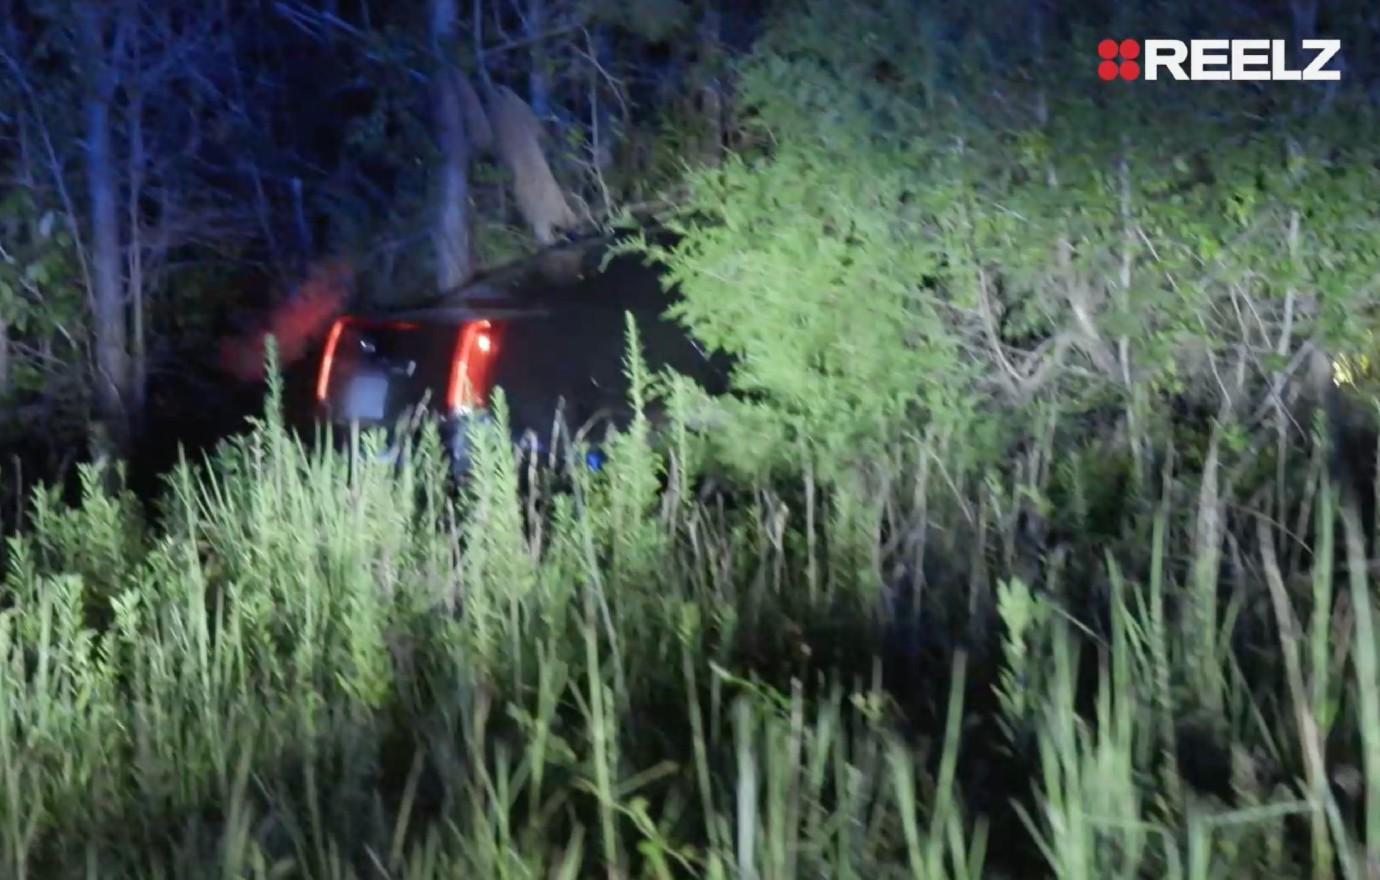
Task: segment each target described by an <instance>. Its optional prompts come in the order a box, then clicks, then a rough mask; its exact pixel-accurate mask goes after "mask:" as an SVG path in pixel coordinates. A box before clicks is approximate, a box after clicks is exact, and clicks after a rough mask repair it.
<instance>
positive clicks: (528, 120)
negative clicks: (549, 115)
mask: <svg viewBox="0 0 1380 880" xmlns="http://www.w3.org/2000/svg"><path fill="white" fill-rule="evenodd" d="M486 97H487V99H488V105H489V120H490V124H491V125H492V126H493V133H494V150H495V151H496V152H497V153H498V158H499V160H500V161H502V162H503V164H504V165H505V166H506V167H507V169H508V173H509V174H510V175H512V178H513V193H514V195H515V196H516V197H517V203H518V210H519V211H521V212H522V217H523V219H524V220H526V221H527V225H528V226H529V227H531V229H532V234H533V235H534V236H535V237H536V239H537V241H538V242H540V243H542V244H551V243H552V242H554V241H555V240H556V232H557V231H558V230H561V229H568V228H570V227H572V226H574V225H575V224H576V222H577V221H576V217H575V212H574V211H572V210H570V205H569V204H568V203H567V202H566V200H565V192H564V191H562V190H561V187H560V184H558V183H557V182H556V177H555V175H553V174H552V173H551V166H550V165H549V164H547V161H546V155H545V154H544V153H543V152H542V147H541V140H542V129H541V122H540V121H539V120H538V119H537V117H536V115H535V114H533V113H532V108H531V107H528V106H527V104H526V103H525V102H524V101H523V100H522V98H520V97H518V95H517V93H516V92H514V91H513V90H512V89H510V88H508V87H507V86H498V87H492V86H491V87H490V88H489V89H488V94H487V96H486Z"/></svg>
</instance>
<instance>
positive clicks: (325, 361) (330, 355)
mask: <svg viewBox="0 0 1380 880" xmlns="http://www.w3.org/2000/svg"><path fill="white" fill-rule="evenodd" d="M344 329H345V319H344V318H337V319H336V320H335V323H334V324H332V325H331V332H330V333H329V334H327V335H326V348H325V350H324V351H323V352H322V353H321V371H320V372H319V373H318V374H317V376H316V399H317V401H319V402H321V403H325V402H326V394H327V392H329V391H330V390H331V368H332V367H333V366H335V348H336V346H337V345H339V344H340V333H341V331H343V330H344Z"/></svg>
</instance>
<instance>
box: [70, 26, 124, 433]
mask: <svg viewBox="0 0 1380 880" xmlns="http://www.w3.org/2000/svg"><path fill="white" fill-rule="evenodd" d="M103 30H104V22H103V21H102V15H101V13H100V11H99V7H98V6H97V5H96V4H92V3H87V4H84V5H83V6H82V12H81V41H82V48H83V52H84V54H85V56H86V60H87V63H88V64H89V65H90V69H89V74H88V77H87V82H86V90H85V98H84V104H85V106H84V115H85V128H86V182H87V192H88V195H89V197H90V200H91V216H90V220H91V308H92V319H93V324H94V327H95V371H96V376H95V392H96V409H97V413H98V415H99V417H100V419H101V423H102V425H103V427H104V429H105V432H106V438H105V439H106V441H107V442H108V443H109V444H110V445H111V446H113V449H111V450H104V451H113V452H116V453H124V452H127V451H128V447H129V441H130V435H129V426H130V417H131V415H132V413H131V412H130V411H129V407H130V403H131V401H130V395H129V372H130V371H129V349H128V342H127V338H126V337H127V328H126V316H125V303H124V286H123V283H122V279H121V277H120V227H119V219H118V216H117V214H116V205H115V199H116V182H115V156H114V151H113V150H112V149H111V132H110V129H111V122H110V109H111V104H112V103H113V101H114V97H115V87H116V77H117V73H116V70H115V68H114V67H113V65H112V64H111V63H110V60H109V58H108V56H107V52H106V47H105V39H104V37H103V34H102V32H103Z"/></svg>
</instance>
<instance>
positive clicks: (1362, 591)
mask: <svg viewBox="0 0 1380 880" xmlns="http://www.w3.org/2000/svg"><path fill="white" fill-rule="evenodd" d="M633 369H634V380H635V381H634V383H633V385H634V389H635V395H634V396H635V398H636V401H635V402H636V403H637V404H638V405H639V407H640V406H641V405H642V404H643V403H645V401H646V399H647V398H648V397H649V396H650V395H652V394H655V393H657V391H658V388H657V387H656V383H655V382H654V381H653V380H651V379H650V378H649V377H645V376H642V375H641V374H640V373H636V369H637V368H636V365H635V364H634V365H633ZM275 393H276V392H275ZM670 393H672V394H673V395H674V393H675V391H674V389H672V390H671V392H670ZM277 406H278V404H277V402H276V400H275V401H271V402H270V405H269V407H268V409H267V411H266V415H265V418H264V420H263V421H262V422H260V423H259V424H257V425H256V426H255V427H254V429H253V430H252V431H250V432H249V433H247V434H246V435H244V436H242V437H239V438H236V439H234V440H233V441H231V442H229V443H228V444H227V445H226V446H225V447H224V448H223V449H222V450H221V451H220V452H218V453H217V455H216V456H215V457H214V458H213V459H212V460H210V461H208V462H205V463H200V464H196V465H194V464H192V463H183V464H182V465H181V466H179V467H178V468H177V469H176V470H175V471H174V472H173V473H172V474H171V475H169V477H168V479H167V483H166V490H165V493H164V496H163V498H162V500H161V508H160V513H159V516H158V517H157V518H155V519H153V520H146V519H145V518H144V517H143V515H142V513H141V509H140V506H139V505H138V504H136V503H135V500H134V499H133V498H131V497H129V496H128V495H127V494H120V493H115V494H111V492H110V491H108V489H107V486H108V484H109V482H110V481H109V480H107V479H106V477H107V476H108V475H107V474H103V473H102V472H101V471H100V470H99V469H98V468H88V469H87V470H86V471H85V472H84V486H85V492H84V495H83V500H82V502H81V503H80V504H79V505H77V506H75V507H66V506H64V505H62V504H61V503H59V501H58V500H57V499H56V497H55V496H53V495H52V494H50V493H46V492H43V491H39V492H36V493H35V494H34V495H33V496H32V502H31V511H30V513H31V515H30V517H29V521H30V525H29V526H28V527H27V528H26V530H25V531H24V532H22V533H20V534H18V535H16V536H14V537H12V538H10V539H9V546H8V553H7V557H6V558H7V560H8V561H7V563H6V565H7V568H6V570H5V572H4V581H3V587H2V588H0V609H2V610H0V663H3V665H4V670H3V674H0V876H5V877H14V878H47V877H65V876H78V877H93V878H95V877H168V878H173V877H211V876H219V877H226V878H241V877H248V878H270V877H275V878H276V877H311V878H345V877H358V878H366V877H387V878H431V877H440V876H474V877H502V878H509V877H511V878H518V877H523V878H525V877H565V878H575V877H587V876H603V877H617V878H624V877H652V878H670V877H687V876H706V877H715V878H730V877H731V878H759V880H768V878H786V877H856V878H878V877H883V878H884V877H897V878H900V877H912V878H947V877H953V878H960V877H978V876H1013V877H1014V876H1032V875H1036V876H1039V875H1047V876H1057V877H1067V878H1084V877H1086V878H1104V877H1123V878H1132V877H1143V876H1167V877H1171V878H1180V877H1182V878H1194V880H1196V878H1205V877H1250V876H1275V877H1278V876H1299V877H1303V876H1315V877H1325V876H1332V875H1333V874H1335V873H1340V875H1341V876H1344V877H1349V878H1361V877H1366V876H1369V874H1370V872H1372V871H1374V870H1375V866H1376V865H1377V864H1380V794H1377V793H1378V792H1380V746H1377V743H1380V708H1377V707H1380V681H1377V674H1380V671H1378V669H1377V667H1378V666H1380V662H1378V661H1377V659H1376V657H1377V654H1376V642H1375V638H1376V634H1375V624H1374V621H1373V614H1372V610H1371V602H1372V601H1373V593H1372V588H1371V586H1370V581H1369V573H1368V569H1367V567H1366V564H1365V559H1366V556H1367V550H1366V546H1365V544H1366V539H1365V538H1364V536H1363V535H1362V534H1361V529H1362V527H1361V525H1360V523H1359V522H1358V521H1357V515H1356V512H1355V511H1354V510H1353V509H1352V508H1351V507H1350V506H1348V505H1344V504H1339V503H1338V500H1337V499H1338V497H1339V496H1338V494H1337V493H1336V492H1335V491H1334V488H1333V487H1332V486H1330V484H1329V482H1328V480H1327V477H1326V474H1325V473H1324V472H1323V471H1322V465H1321V459H1320V458H1319V459H1315V460H1313V463H1312V464H1311V465H1309V466H1308V468H1311V469H1310V470H1308V472H1307V473H1305V474H1302V475H1300V476H1299V479H1300V480H1301V481H1303V482H1306V483H1308V484H1309V485H1311V486H1313V487H1314V490H1313V491H1312V492H1311V493H1309V494H1310V498H1311V497H1312V496H1316V502H1314V501H1312V500H1309V501H1308V502H1307V503H1308V505H1309V508H1308V510H1307V511H1306V512H1304V513H1300V511H1298V510H1278V509H1270V508H1268V507H1256V506H1254V503H1255V499H1258V498H1260V497H1263V496H1261V495H1256V496H1252V497H1251V498H1239V497H1233V496H1231V495H1229V494H1227V493H1229V492H1230V491H1233V490H1231V489H1230V488H1229V487H1226V486H1227V484H1225V483H1223V482H1221V481H1220V480H1219V479H1218V477H1217V476H1216V475H1215V473H1214V472H1212V471H1213V469H1214V468H1217V467H1219V466H1225V465H1227V464H1228V462H1226V461H1225V460H1222V461H1220V462H1219V460H1218V456H1226V455H1227V454H1228V453H1226V452H1223V451H1219V450H1216V447H1214V454H1212V455H1209V456H1208V457H1207V460H1206V462H1207V463H1206V467H1207V469H1208V471H1209V473H1208V474H1207V475H1206V476H1205V475H1204V473H1203V472H1201V471H1200V472H1199V473H1196V474H1192V473H1180V474H1177V475H1176V474H1174V472H1173V469H1172V467H1170V462H1171V461H1172V460H1173V458H1172V456H1171V455H1170V454H1169V453H1170V450H1168V449H1163V450H1159V451H1158V452H1157V453H1155V454H1158V455H1159V457H1160V458H1161V459H1162V461H1163V462H1164V463H1165V467H1164V469H1163V474H1164V477H1163V480H1162V485H1160V486H1159V487H1157V488H1156V490H1155V495H1154V497H1147V498H1142V499H1139V500H1137V499H1129V498H1128V499H1123V501H1124V503H1122V504H1121V506H1120V508H1119V509H1120V513H1119V516H1120V520H1119V521H1118V522H1117V523H1116V527H1115V529H1114V530H1112V531H1111V537H1108V528H1107V524H1106V523H1101V524H1099V526H1100V528H1099V529H1098V530H1097V535H1096V536H1093V535H1092V533H1091V532H1079V531H1073V532H1072V533H1070V534H1067V535H1064V536H1062V537H1059V538H1057V539H1056V538H1054V537H1048V535H1050V534H1051V533H1052V532H1053V531H1055V530H1056V528H1057V526H1058V522H1057V521H1058V518H1059V515H1060V512H1059V511H1058V510H1057V509H1056V508H1054V507H1052V506H1051V505H1050V503H1049V499H1050V498H1053V497H1075V496H1076V497H1079V498H1082V499H1084V501H1089V497H1088V496H1089V493H1092V492H1096V491H1097V490H1098V485H1097V480H1096V479H1095V478H1094V477H1093V475H1092V472H1085V471H1084V470H1082V468H1083V467H1084V466H1085V463H1086V462H1088V461H1090V460H1092V459H1093V456H1089V455H1084V454H1081V453H1080V454H1077V455H1072V454H1069V453H1068V452H1067V451H1066V450H1065V449H1064V448H1062V447H1061V446H1060V445H1058V442H1056V438H1057V437H1059V436H1061V435H1060V434H1059V432H1058V431H1055V430H1053V429H1052V428H1051V429H1050V430H1048V431H1044V430H1042V431H1040V432H1038V433H1039V436H1041V437H1043V438H1044V439H1043V440H1041V441H1040V443H1039V448H1038V449H1036V450H1035V451H1034V452H1033V453H1032V457H1031V458H1030V460H1029V461H1028V462H1027V464H1028V465H1029V466H1025V465H1022V466H1019V467H1014V468H1011V469H1010V470H1009V471H1007V472H1004V473H977V472H965V471H963V470H962V469H961V468H959V467H957V466H956V465H952V464H951V463H946V459H945V456H946V453H945V449H944V447H943V445H942V443H939V442H937V441H934V440H933V439H932V438H931V439H925V438H911V439H909V440H907V441H906V442H905V443H904V444H902V445H900V446H898V449H897V451H896V454H895V456H894V457H892V458H891V459H890V460H889V461H887V462H873V463H870V464H867V465H864V466H862V467H861V468H860V469H859V470H858V471H857V472H856V474H855V476H854V478H852V479H851V480H847V481H842V482H834V483H831V484H829V485H817V484H816V483H815V481H814V478H813V476H812V472H811V471H810V469H808V468H806V469H804V471H803V473H802V475H801V476H800V478H799V483H798V485H790V484H783V483H780V482H777V483H773V484H766V483H763V484H761V485H755V486H736V487H733V489H732V491H728V492H724V491H720V492H712V493H707V494H700V493H697V492H696V491H695V487H696V485H697V481H696V474H697V471H698V465H697V462H699V461H701V460H702V459H703V454H702V453H703V451H702V450H700V449H698V448H696V446H695V444H696V442H697V441H696V439H695V437H694V432H693V431H689V430H685V429H684V426H683V425H681V426H680V427H677V425H676V424H675V423H673V424H672V426H671V430H670V432H669V436H670V437H671V442H669V443H667V444H658V443H655V442H654V441H653V439H652V435H651V431H650V429H649V426H648V423H647V422H646V420H645V419H644V418H642V417H640V416H639V418H638V419H637V420H635V421H634V423H633V424H632V425H631V426H630V427H629V429H628V430H627V431H626V432H624V433H623V434H622V435H620V436H619V437H618V438H616V439H615V441H614V443H613V444H612V445H611V449H612V455H611V458H610V461H609V464H608V466H607V468H606V469H605V470H604V471H602V472H600V473H597V474H595V473H587V472H582V471H574V472H572V476H573V483H572V485H569V486H566V487H564V488H563V489H561V490H560V491H556V490H555V489H554V488H553V485H554V484H553V482H552V477H551V475H550V474H549V473H548V472H546V471H539V470H536V469H531V470H528V466H529V464H530V462H527V461H526V460H524V459H521V458H520V457H515V454H514V452H513V449H512V447H511V446H510V444H509V442H508V439H507V433H506V430H505V428H504V427H503V421H504V416H503V407H502V404H501V401H500V403H499V405H498V407H497V416H498V418H497V420H496V424H495V425H493V426H488V427H482V428H479V429H477V431H478V433H477V434H476V436H475V438H474V441H475V446H474V458H473V461H474V473H473V474H472V476H471V477H470V479H469V480H467V482H466V483H465V485H464V486H463V487H461V489H460V491H459V493H458V496H457V495H456V494H454V493H451V492H449V491H448V490H447V488H446V487H445V485H444V483H443V482H442V481H440V480H438V479H437V478H436V477H437V475H438V474H439V473H441V471H442V470H443V467H444V465H443V463H442V455H441V451H440V443H439V439H438V438H437V436H436V435H435V432H434V431H430V430H428V431H426V432H424V434H423V436H422V437H421V439H420V440H419V441H418V442H417V443H416V445H415V448H413V449H411V450H409V454H408V455H407V456H405V458H404V461H403V463H402V464H401V465H393V464H388V463H385V462H382V461H380V460H379V459H378V457H377V456H376V455H374V454H373V453H374V452H375V451H376V448H375V445H376V444H377V442H378V441H377V439H376V438H373V437H370V436H364V437H355V438H351V439H350V441H349V442H348V443H347V444H345V448H344V449H343V450H341V449H337V448H336V446H337V445H338V444H332V443H329V442H327V443H320V444H308V443H304V442H302V441H301V440H299V439H298V438H296V437H295V436H294V435H292V434H291V433H290V432H289V431H288V430H287V429H286V428H285V427H284V426H283V424H282V423H281V420H280V419H279V417H278V415H277V413H278V409H277ZM670 409H671V411H672V412H673V414H674V413H675V411H676V407H675V406H671V407H670ZM1059 442H1062V441H1059ZM1147 448H1151V447H1150V445H1149V443H1148V440H1147ZM940 471H942V472H943V479H942V480H941V479H939V478H938V476H937V474H938V473H939V472H940ZM524 475H525V476H526V477H528V478H529V479H524ZM1060 480H1065V483H1064V484H1062V485H1060V484H1058V483H1059V481H1060ZM1070 481H1071V482H1070ZM1224 487H1226V488H1224ZM1074 490H1076V491H1074ZM1281 494H1282V495H1284V496H1285V497H1288V496H1289V494H1290V493H1281ZM1299 494H1300V495H1302V494H1305V493H1299ZM1089 503H1090V502H1089ZM1260 503H1261V504H1267V503H1268V502H1260ZM1086 509H1091V508H1086ZM1031 518H1037V519H1039V520H1040V521H1043V522H1046V524H1047V525H1048V526H1049V528H1048V529H1047V531H1046V535H1047V537H1046V538H1045V539H1044V540H1043V541H1042V542H1040V543H1038V544H1037V545H1035V546H1033V547H1032V546H1030V545H1029V542H1028V541H1026V540H1025V539H1023V537H1022V534H1021V533H1020V530H1021V529H1023V528H1026V526H1023V525H1022V523H1028V522H1029V521H1030V520H1031ZM1300 518H1302V519H1303V520H1304V522H1305V523H1309V524H1311V531H1312V533H1313V537H1308V538H1304V537H1301V536H1298V535H1295V536H1294V537H1292V538H1285V537H1282V536H1283V535H1285V534H1288V533H1287V532H1286V530H1284V529H1281V528H1276V527H1275V526H1274V524H1275V523H1281V522H1291V521H1294V520H1297V519H1300ZM1338 519H1340V522H1341V524H1342V531H1341V535H1342V539H1343V546H1344V554H1343V555H1344V557H1345V559H1344V562H1345V583H1346V584H1347V589H1346V590H1341V591H1339V590H1334V589H1333V570H1334V565H1335V564H1337V563H1338V562H1341V561H1339V560H1334V559H1333V551H1332V544H1333V533H1334V522H1335V521H1336V520H1338ZM1287 541H1297V542H1300V544H1299V547H1302V549H1301V550H1300V549H1298V547H1296V546H1295V545H1294V544H1287V543H1285V542H1287ZM1023 542H1024V543H1023ZM1290 560H1297V561H1296V562H1293V563H1291V562H1290ZM902 594H905V596H906V597H907V598H906V599H905V601H900V600H899V598H898V597H900V596H901V595H902ZM902 618H904V619H902Z"/></svg>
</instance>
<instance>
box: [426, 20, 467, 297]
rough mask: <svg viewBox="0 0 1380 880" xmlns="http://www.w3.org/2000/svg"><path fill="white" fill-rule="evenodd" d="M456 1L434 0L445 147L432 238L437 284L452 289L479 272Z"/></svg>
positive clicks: (439, 125)
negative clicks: (456, 55) (456, 52)
mask: <svg viewBox="0 0 1380 880" xmlns="http://www.w3.org/2000/svg"><path fill="white" fill-rule="evenodd" d="M456 15H457V9H456V3H455V0H431V41H432V47H433V50H434V52H435V55H436V62H437V63H436V129H437V140H438V141H439V143H440V148H441V163H440V168H439V178H440V179H439V184H438V190H439V192H438V204H437V209H436V222H435V226H434V227H433V229H432V242H433V244H434V246H435V248H436V283H437V285H438V286H439V287H440V289H441V290H443V291H448V290H453V289H455V288H457V287H459V286H460V285H462V284H464V283H465V281H467V280H468V279H469V277H470V276H471V275H472V274H473V273H474V244H473V241H472V240H471V235H470V180H469V174H470V155H471V152H472V149H471V145H470V138H469V133H468V132H467V130H466V125H465V117H466V107H465V94H464V89H465V85H464V83H463V80H462V75H461V73H460V71H458V70H456V69H455V65H454V63H453V62H452V60H451V50H452V44H453V43H454V40H455V29H456Z"/></svg>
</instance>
